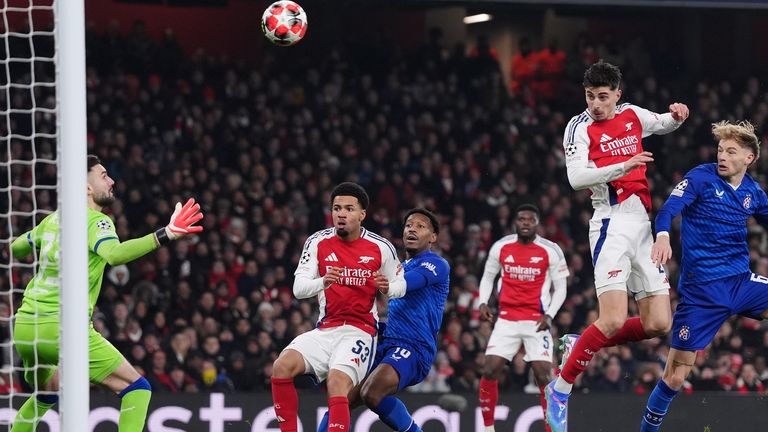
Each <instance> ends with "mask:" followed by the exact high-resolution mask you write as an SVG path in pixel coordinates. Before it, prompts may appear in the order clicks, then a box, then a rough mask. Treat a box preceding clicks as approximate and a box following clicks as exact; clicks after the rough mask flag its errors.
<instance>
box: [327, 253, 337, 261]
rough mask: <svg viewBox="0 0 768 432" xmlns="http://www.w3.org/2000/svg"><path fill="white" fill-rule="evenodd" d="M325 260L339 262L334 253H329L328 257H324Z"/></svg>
mask: <svg viewBox="0 0 768 432" xmlns="http://www.w3.org/2000/svg"><path fill="white" fill-rule="evenodd" d="M325 260H326V261H329V262H339V259H338V258H337V257H336V252H331V254H330V255H328V256H327V257H325Z"/></svg>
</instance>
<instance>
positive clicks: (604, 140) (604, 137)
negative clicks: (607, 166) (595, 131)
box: [600, 133, 613, 143]
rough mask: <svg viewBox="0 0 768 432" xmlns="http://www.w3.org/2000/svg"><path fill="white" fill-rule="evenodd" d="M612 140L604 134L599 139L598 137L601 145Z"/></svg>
mask: <svg viewBox="0 0 768 432" xmlns="http://www.w3.org/2000/svg"><path fill="white" fill-rule="evenodd" d="M612 139H613V138H611V137H609V136H608V135H606V134H605V133H604V134H603V136H601V137H600V142H601V143H603V142H608V141H610V140H612Z"/></svg>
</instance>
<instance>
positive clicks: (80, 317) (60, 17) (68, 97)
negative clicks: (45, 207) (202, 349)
mask: <svg viewBox="0 0 768 432" xmlns="http://www.w3.org/2000/svg"><path fill="white" fill-rule="evenodd" d="M55 3H56V5H55V6H56V7H55V14H56V17H55V18H56V20H55V21H56V55H55V57H56V59H57V61H56V64H57V68H56V69H57V73H56V75H57V77H56V92H57V95H58V98H57V99H58V104H57V108H58V112H57V119H58V128H57V129H58V131H59V139H58V159H59V185H60V188H59V209H60V211H61V225H60V231H61V232H60V241H61V267H60V269H61V270H60V271H61V290H60V296H61V297H60V299H61V308H60V309H61V348H60V356H61V363H60V366H61V369H60V370H61V402H60V404H59V406H60V410H61V430H62V431H87V430H88V414H89V412H90V406H89V405H90V403H89V401H90V398H89V394H88V392H89V389H90V383H89V380H88V321H89V320H90V317H89V316H88V286H89V285H88V252H87V251H88V232H87V231H88V229H87V220H88V217H87V216H88V215H87V210H86V208H87V199H86V195H85V190H86V175H87V168H86V167H87V162H86V154H87V151H88V149H87V146H86V135H87V124H86V118H87V117H86V104H85V100H86V99H85V4H84V0H56V1H55Z"/></svg>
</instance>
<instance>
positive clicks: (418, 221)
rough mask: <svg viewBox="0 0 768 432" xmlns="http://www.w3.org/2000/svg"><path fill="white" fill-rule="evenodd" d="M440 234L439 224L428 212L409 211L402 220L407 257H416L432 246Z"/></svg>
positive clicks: (424, 210) (420, 210)
mask: <svg viewBox="0 0 768 432" xmlns="http://www.w3.org/2000/svg"><path fill="white" fill-rule="evenodd" d="M438 234H440V222H438V220H437V217H436V216H435V215H434V214H433V213H432V212H431V211H429V210H427V209H423V208H415V209H411V210H409V211H408V213H406V215H405V219H403V243H404V244H405V251H406V252H407V253H408V255H409V256H414V255H417V254H419V253H421V252H424V251H425V250H427V249H429V248H430V246H432V243H434V242H436V241H437V235H438Z"/></svg>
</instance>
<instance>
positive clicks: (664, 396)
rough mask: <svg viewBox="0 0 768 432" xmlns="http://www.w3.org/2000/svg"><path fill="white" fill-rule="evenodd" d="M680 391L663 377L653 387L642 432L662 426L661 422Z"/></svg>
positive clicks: (641, 426) (642, 424)
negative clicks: (674, 388) (668, 383)
mask: <svg viewBox="0 0 768 432" xmlns="http://www.w3.org/2000/svg"><path fill="white" fill-rule="evenodd" d="M679 391H680V390H673V389H672V388H670V387H669V386H668V385H667V383H665V382H664V380H663V379H661V380H659V382H658V383H657V384H656V388H654V389H653V391H652V392H651V396H650V397H649V398H648V405H647V406H646V407H645V415H644V416H643V421H642V423H641V424H640V431H641V432H656V431H658V430H659V428H661V422H662V421H663V420H664V416H665V415H667V411H668V410H669V405H670V404H671V403H672V399H674V398H675V396H677V393H678V392H679Z"/></svg>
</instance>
